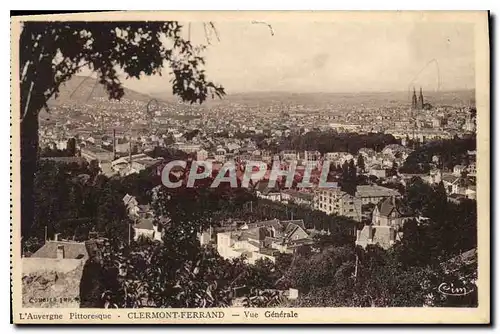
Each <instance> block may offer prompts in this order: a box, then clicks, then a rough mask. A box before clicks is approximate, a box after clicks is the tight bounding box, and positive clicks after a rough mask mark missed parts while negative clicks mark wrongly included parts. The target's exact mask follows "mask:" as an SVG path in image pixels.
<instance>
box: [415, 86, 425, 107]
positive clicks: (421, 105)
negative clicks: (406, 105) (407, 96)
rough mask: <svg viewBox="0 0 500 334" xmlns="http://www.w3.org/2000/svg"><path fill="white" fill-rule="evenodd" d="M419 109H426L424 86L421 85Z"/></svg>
mask: <svg viewBox="0 0 500 334" xmlns="http://www.w3.org/2000/svg"><path fill="white" fill-rule="evenodd" d="M417 109H419V110H422V109H424V94H423V93H422V87H420V95H419V96H418V105H417Z"/></svg>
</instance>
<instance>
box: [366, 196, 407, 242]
mask: <svg viewBox="0 0 500 334" xmlns="http://www.w3.org/2000/svg"><path fill="white" fill-rule="evenodd" d="M412 218H415V217H414V215H413V214H412V213H411V212H410V210H409V209H408V208H407V207H406V206H405V205H404V203H403V201H402V200H400V199H399V198H395V197H389V198H385V199H382V200H381V201H380V202H379V203H378V204H377V205H376V206H375V208H374V210H373V214H372V222H371V224H370V225H365V226H364V227H363V229H361V230H358V231H357V235H356V245H359V246H361V247H363V248H364V247H366V246H368V245H379V246H380V247H382V248H384V249H388V248H390V247H392V245H393V244H394V243H395V242H396V241H398V240H401V238H402V236H403V232H402V227H403V225H404V223H405V222H406V221H407V220H409V219H412Z"/></svg>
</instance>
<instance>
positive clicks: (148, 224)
mask: <svg viewBox="0 0 500 334" xmlns="http://www.w3.org/2000/svg"><path fill="white" fill-rule="evenodd" d="M134 228H137V229H140V230H151V231H152V230H154V227H153V219H152V218H142V219H139V222H138V223H137V224H135V225H134Z"/></svg>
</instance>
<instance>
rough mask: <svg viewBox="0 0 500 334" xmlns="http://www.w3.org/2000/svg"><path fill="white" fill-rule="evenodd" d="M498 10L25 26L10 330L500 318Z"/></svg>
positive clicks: (19, 63)
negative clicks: (496, 302)
mask: <svg viewBox="0 0 500 334" xmlns="http://www.w3.org/2000/svg"><path fill="white" fill-rule="evenodd" d="M488 20H489V16H488V12H486V11H484V12H473V11H470V12H467V11H462V12H404V11H403V12H396V11H394V12H307V13H306V12H274V13H271V12H225V13H222V12H205V13H202V12H109V13H80V14H64V15H37V16H24V17H23V16H20V17H11V28H12V29H11V43H12V47H11V49H12V51H11V52H12V59H11V62H12V65H11V71H12V72H11V73H12V78H11V85H12V86H11V90H12V96H11V99H12V110H11V115H12V116H11V122H12V124H11V134H12V139H11V149H12V158H11V163H12V174H11V182H12V183H11V184H12V189H13V190H12V197H11V203H12V207H13V209H12V216H11V235H12V237H11V245H12V246H11V254H12V257H11V267H12V270H11V280H12V286H13V294H12V303H13V304H12V305H13V318H14V322H15V323H73V322H79V323H313V322H314V323H332V322H348V323H362V322H366V321H369V322H370V321H371V322H380V321H385V322H387V323H401V322H422V323H437V322H442V321H445V322H449V323H462V322H466V323H489V321H490V315H489V314H490V313H489V312H490V297H489V291H490V279H489V275H490V274H489V273H490V268H489V263H490V262H489V257H490V248H489V247H490V246H489V240H490V239H489V238H490V235H489V233H490V216H489V211H490V198H489V193H490V185H489V184H490V175H489V154H490V151H489V150H490V148H489V145H490V144H489V138H490V134H489V131H490V129H489V128H490V124H489V117H490V116H489V115H490V100H489V99H490V98H489V91H490V82H489V80H490V79H489V71H490V65H489V42H488V39H489V37H488V36H489V32H488ZM415 308H418V310H422V312H420V311H418V312H417V313H419V314H418V315H417V314H415V311H414V310H415ZM412 310H413V311H412ZM342 312H346V313H345V315H344V316H342V314H343V313H342ZM360 315H366V318H363V319H360Z"/></svg>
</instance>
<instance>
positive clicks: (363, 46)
mask: <svg viewBox="0 0 500 334" xmlns="http://www.w3.org/2000/svg"><path fill="white" fill-rule="evenodd" d="M214 23H215V26H216V28H217V32H218V36H219V39H220V40H217V38H216V36H215V35H214V34H213V33H212V34H211V36H210V35H209V38H210V40H211V44H210V45H208V48H207V50H206V51H205V52H204V56H205V59H206V63H207V64H206V72H207V76H208V78H209V79H210V80H212V81H214V82H216V83H218V84H222V85H223V86H224V87H225V89H226V91H227V93H229V94H230V93H241V92H258V91H286V92H377V91H384V92H387V91H405V90H407V89H408V87H410V86H411V87H413V86H415V87H416V88H417V90H418V88H419V87H420V86H422V87H423V89H424V90H427V91H437V90H457V89H472V88H474V82H475V76H474V61H475V59H474V57H475V52H474V30H473V28H474V26H473V25H472V24H470V23H451V22H448V23H446V22H427V23H425V22H397V23H396V22H388V21H380V20H379V21H374V22H371V21H360V20H357V21H356V22H346V21H342V22H325V21H317V22H311V21H309V22H304V21H296V22H295V21H294V22H292V21H288V22H287V21H281V22H272V21H267V22H266V23H267V24H270V25H271V27H272V32H273V33H274V35H273V34H272V33H271V28H270V27H269V26H267V24H264V23H252V22H251V21H249V22H246V21H245V22H241V21H236V22H214ZM186 28H187V26H186ZM184 34H185V37H188V36H187V35H188V33H187V29H186V31H185V32H184ZM190 38H191V40H192V41H193V43H195V44H200V43H203V44H207V40H206V34H205V29H204V26H203V23H202V22H193V23H191V29H190ZM168 80H169V78H168V76H162V77H159V76H158V77H148V78H144V79H141V80H140V81H138V80H127V81H126V82H124V83H125V85H126V86H127V87H129V88H131V89H134V90H137V91H140V92H144V93H151V92H159V91H163V90H164V89H165V90H166V91H168V92H170V91H171V88H170V84H169V82H168Z"/></svg>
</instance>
